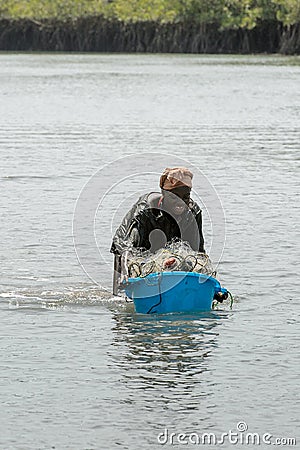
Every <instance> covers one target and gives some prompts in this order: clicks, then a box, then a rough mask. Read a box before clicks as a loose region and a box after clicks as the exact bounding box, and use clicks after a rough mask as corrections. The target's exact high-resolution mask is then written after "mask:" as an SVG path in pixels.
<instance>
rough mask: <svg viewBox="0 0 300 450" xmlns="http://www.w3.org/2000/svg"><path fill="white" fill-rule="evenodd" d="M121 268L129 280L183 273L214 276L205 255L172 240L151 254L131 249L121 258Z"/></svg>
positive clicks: (187, 245)
mask: <svg viewBox="0 0 300 450" xmlns="http://www.w3.org/2000/svg"><path fill="white" fill-rule="evenodd" d="M122 263H123V267H124V269H125V271H126V272H127V276H129V277H131V278H136V277H146V276H147V275H150V274H151V273H157V272H166V271H168V272H170V271H183V272H198V273H203V274H205V275H209V276H211V275H212V276H215V275H216V272H215V271H214V268H213V265H212V262H211V261H210V259H209V256H208V255H207V254H206V253H200V252H196V251H194V250H193V249H192V248H191V247H190V245H189V244H188V243H187V242H183V241H180V240H173V241H171V242H170V243H168V244H166V245H165V247H163V248H161V249H159V250H157V251H156V252H155V253H151V252H150V251H149V250H144V251H143V250H140V249H135V248H132V249H130V250H128V251H127V252H126V254H125V255H124V257H123V261H122Z"/></svg>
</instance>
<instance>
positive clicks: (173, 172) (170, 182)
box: [159, 167, 193, 215]
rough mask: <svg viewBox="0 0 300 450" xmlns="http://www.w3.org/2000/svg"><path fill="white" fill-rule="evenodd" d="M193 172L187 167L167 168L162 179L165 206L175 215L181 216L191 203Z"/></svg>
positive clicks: (161, 185) (161, 186)
mask: <svg viewBox="0 0 300 450" xmlns="http://www.w3.org/2000/svg"><path fill="white" fill-rule="evenodd" d="M192 178H193V174H192V172H191V171H190V170H189V169H187V168H186V167H174V168H166V169H165V170H164V172H163V174H162V175H161V177H160V183H159V185H160V188H161V192H162V195H163V201H164V206H165V208H166V210H170V211H171V212H173V213H174V214H175V215H180V214H182V213H183V211H184V210H185V209H186V207H187V205H188V204H189V201H190V193H191V188H192Z"/></svg>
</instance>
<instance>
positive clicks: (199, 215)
mask: <svg viewBox="0 0 300 450" xmlns="http://www.w3.org/2000/svg"><path fill="white" fill-rule="evenodd" d="M196 222H197V225H198V230H199V252H201V253H205V249H204V237H203V233H202V211H201V209H200V208H199V211H198V212H197V214H196Z"/></svg>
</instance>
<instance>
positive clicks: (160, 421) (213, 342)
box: [0, 53, 300, 450]
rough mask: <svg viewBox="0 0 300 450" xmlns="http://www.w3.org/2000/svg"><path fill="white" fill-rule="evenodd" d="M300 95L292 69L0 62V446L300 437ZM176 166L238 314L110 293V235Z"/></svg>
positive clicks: (88, 59) (109, 59)
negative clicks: (90, 186)
mask: <svg viewBox="0 0 300 450" xmlns="http://www.w3.org/2000/svg"><path fill="white" fill-rule="evenodd" d="M299 87H300V59H299V57H298V58H296V57H280V56H221V55H220V56H199V55H182V56H180V55H116V54H115V55H90V54H86V55H82V54H80V55H78V54H9V53H2V54H0V98H1V102H0V152H1V171H0V187H1V209H0V215H1V231H0V236H1V279H0V316H1V324H2V326H1V339H0V349H1V352H0V367H1V378H0V400H1V408H0V429H1V433H0V448H1V449H5V450H36V449H70V450H77V449H78V450H91V449H92V450H98V449H110V448H121V449H130V450H131V449H133V450H138V449H141V448H145V449H148V448H161V447H162V444H163V443H164V442H165V441H167V443H166V444H165V447H171V444H170V442H172V443H173V444H174V445H176V448H187V447H191V448H194V447H197V445H193V443H192V441H193V439H194V440H195V439H196V435H195V434H194V435H192V434H191V433H197V434H198V436H201V434H202V433H213V434H214V435H215V436H216V437H217V438H220V436H221V434H222V433H226V432H227V433H228V432H229V430H232V431H234V432H237V430H239V433H238V439H239V442H238V443H237V444H236V443H234V440H232V438H231V441H230V440H229V438H226V437H225V439H224V440H225V442H224V444H222V443H220V442H219V444H218V445H216V446H215V447H214V448H224V449H230V448H238V449H241V448H243V447H246V448H257V445H254V444H253V445H246V444H243V443H242V438H243V436H244V437H245V435H246V433H247V432H250V433H257V434H258V435H259V437H260V439H261V440H262V439H263V435H264V434H265V433H269V435H272V437H271V438H269V439H270V441H269V443H270V442H271V443H274V442H275V439H276V438H286V439H287V438H297V437H299V435H298V436H297V431H298V430H299V428H298V429H297V427H299V422H298V417H299V413H300V411H299V301H298V297H299V291H300V283H299V259H300V258H299V239H300V234H299V221H300V217H299V174H300V170H299V166H300V151H299V150H300V129H299V123H300V89H299ZM149 153H152V155H151V156H149ZM153 154H154V155H153ZM119 158H123V159H121V160H120V159H119ZM178 158H182V160H183V161H184V162H185V163H186V164H190V165H191V167H193V168H195V177H194V180H195V185H196V186H197V190H196V191H195V195H197V198H198V197H199V198H200V202H201V201H202V203H201V204H202V207H203V221H204V236H205V239H206V248H207V250H208V251H209V250H210V249H211V250H212V249H213V242H215V241H218V238H220V236H221V238H222V239H221V241H224V236H223V234H225V235H226V241H225V243H224V242H223V243H222V245H221V244H220V243H218V245H217V249H216V256H215V259H216V260H219V259H220V264H219V266H218V273H219V279H220V281H221V282H222V285H223V286H225V287H227V288H228V289H229V290H230V291H231V292H232V293H233V295H234V299H235V302H234V306H233V309H232V310H230V308H229V307H228V305H224V306H223V307H222V308H220V310H218V311H216V312H213V313H210V314H198V315H193V316H180V315H174V316H164V317H163V316H161V317H155V316H151V317H148V316H142V315H136V314H134V312H133V309H132V306H131V305H130V304H126V303H124V302H123V301H122V300H121V299H117V298H113V297H112V295H111V294H110V289H111V265H112V257H111V255H110V254H109V246H110V241H111V236H112V232H113V230H114V229H115V227H116V226H117V224H118V222H119V221H120V220H121V217H122V214H123V213H124V212H125V211H126V209H127V207H128V206H129V205H130V204H132V203H133V202H134V201H135V199H136V197H137V196H138V195H140V194H142V193H143V192H146V191H147V190H151V189H152V190H157V183H158V178H159V173H160V171H162V170H163V169H164V167H165V165H169V166H172V165H174V163H175V162H176V163H177V162H178ZM116 160H118V161H116ZM135 161H136V165H135ZM141 161H142V163H141ZM141 164H142V165H143V167H144V170H143V172H142V173H141V174H140V175H139V173H140V172H141V169H140V167H141ZM97 173H98V175H99V179H101V180H102V184H101V189H103V187H104V188H105V189H106V194H105V195H104V196H103V201H102V203H101V205H100V206H101V207H100V208H98V209H97V212H96V213H95V214H96V216H95V217H96V218H95V229H94V232H95V235H96V237H97V242H98V243H99V248H100V250H101V255H100V253H99V254H98V258H97V253H95V252H94V250H95V248H92V247H93V244H91V242H92V240H90V239H89V238H87V239H86V238H85V234H84V233H85V231H84V228H85V227H84V221H83V224H81V229H80V230H81V231H80V233H82V234H80V233H79V234H80V236H79V238H78V244H77V248H76V251H75V249H74V244H73V237H74V236H73V235H74V229H73V228H72V222H73V212H74V208H75V205H76V200H77V198H78V196H79V195H80V192H81V190H82V188H83V187H84V186H85V184H86V183H87V182H88V181H89V180H90V179H91V177H93V175H95V174H97ZM132 174H135V175H134V176H131V175H132ZM198 175H199V176H198ZM201 176H202V177H203V178H202V179H201ZM118 180H119V182H118ZM199 180H200V181H201V180H202V181H201V182H200V181H199ZM203 180H206V184H207V183H208V184H209V186H211V187H212V189H213V191H214V192H215V194H214V195H215V198H218V199H219V200H218V201H219V202H220V203H221V204H222V210H223V212H224V216H225V219H226V227H225V225H224V224H223V225H222V226H221V228H220V229H219V231H218V230H217V232H216V230H215V228H214V226H215V225H216V224H215V223H214V220H213V213H214V211H212V210H211V208H210V206H211V202H210V201H209V197H207V198H208V199H207V200H206V199H205V195H206V193H205V192H204V191H205V189H204V188H203V190H202V186H203V183H202V182H203ZM197 183H198V185H197ZM204 184H205V183H204ZM212 203H213V202H212ZM81 212H82V214H81V217H84V211H81ZM87 221H88V219H87ZM86 228H87V227H86ZM222 233H223V234H222ZM219 241H220V239H219ZM219 241H218V242H219ZM94 244H95V241H94ZM223 244H224V245H223ZM94 247H95V245H94ZM221 247H222V248H221ZM97 248H98V247H97ZM76 252H77V255H78V256H79V258H80V254H83V255H84V257H83V259H81V260H80V263H81V264H80V263H79V261H78V258H77V255H76ZM215 262H217V261H215ZM93 270H94V273H96V275H94V276H91V271H93ZM86 272H87V273H88V275H89V276H88V275H87V273H86ZM97 274H98V275H99V276H98V275H97ZM97 276H98V279H96V280H95V277H97ZM245 428H247V432H243V429H245ZM166 430H167V431H166ZM160 433H163V434H160ZM170 433H175V435H174V436H173V437H170ZM179 433H185V434H186V436H185V437H182V436H181V437H178V434H179ZM166 435H168V438H166ZM158 436H159V439H158ZM180 439H185V443H182V442H181V443H180ZM265 439H267V438H265ZM298 442H299V439H298ZM282 443H283V444H284V443H286V444H287V441H282ZM202 446H203V447H205V445H204V444H203V445H202ZM206 446H207V447H209V444H206ZM285 447H286V448H296V446H295V445H291V443H289V445H285ZM260 448H270V445H268V442H265V443H263V442H261V445H260Z"/></svg>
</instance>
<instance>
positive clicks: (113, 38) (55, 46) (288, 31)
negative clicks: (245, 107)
mask: <svg viewBox="0 0 300 450" xmlns="http://www.w3.org/2000/svg"><path fill="white" fill-rule="evenodd" d="M0 50H6V51H74V52H150V53H242V54H246V53H265V52H266V53H283V54H300V24H296V25H293V26H291V27H289V28H288V27H284V26H283V25H282V24H281V23H279V22H276V21H268V22H261V23H259V24H258V25H257V26H256V27H255V28H253V29H252V30H245V29H237V30H231V29H226V30H223V31H221V30H220V29H219V25H217V24H196V23H168V24H159V23H155V22H137V23H125V22H120V21H111V20H107V19H105V18H103V17H85V18H80V19H69V20H66V21H58V20H43V21H41V22H38V21H32V20H28V19H22V20H4V19H2V20H0Z"/></svg>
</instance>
